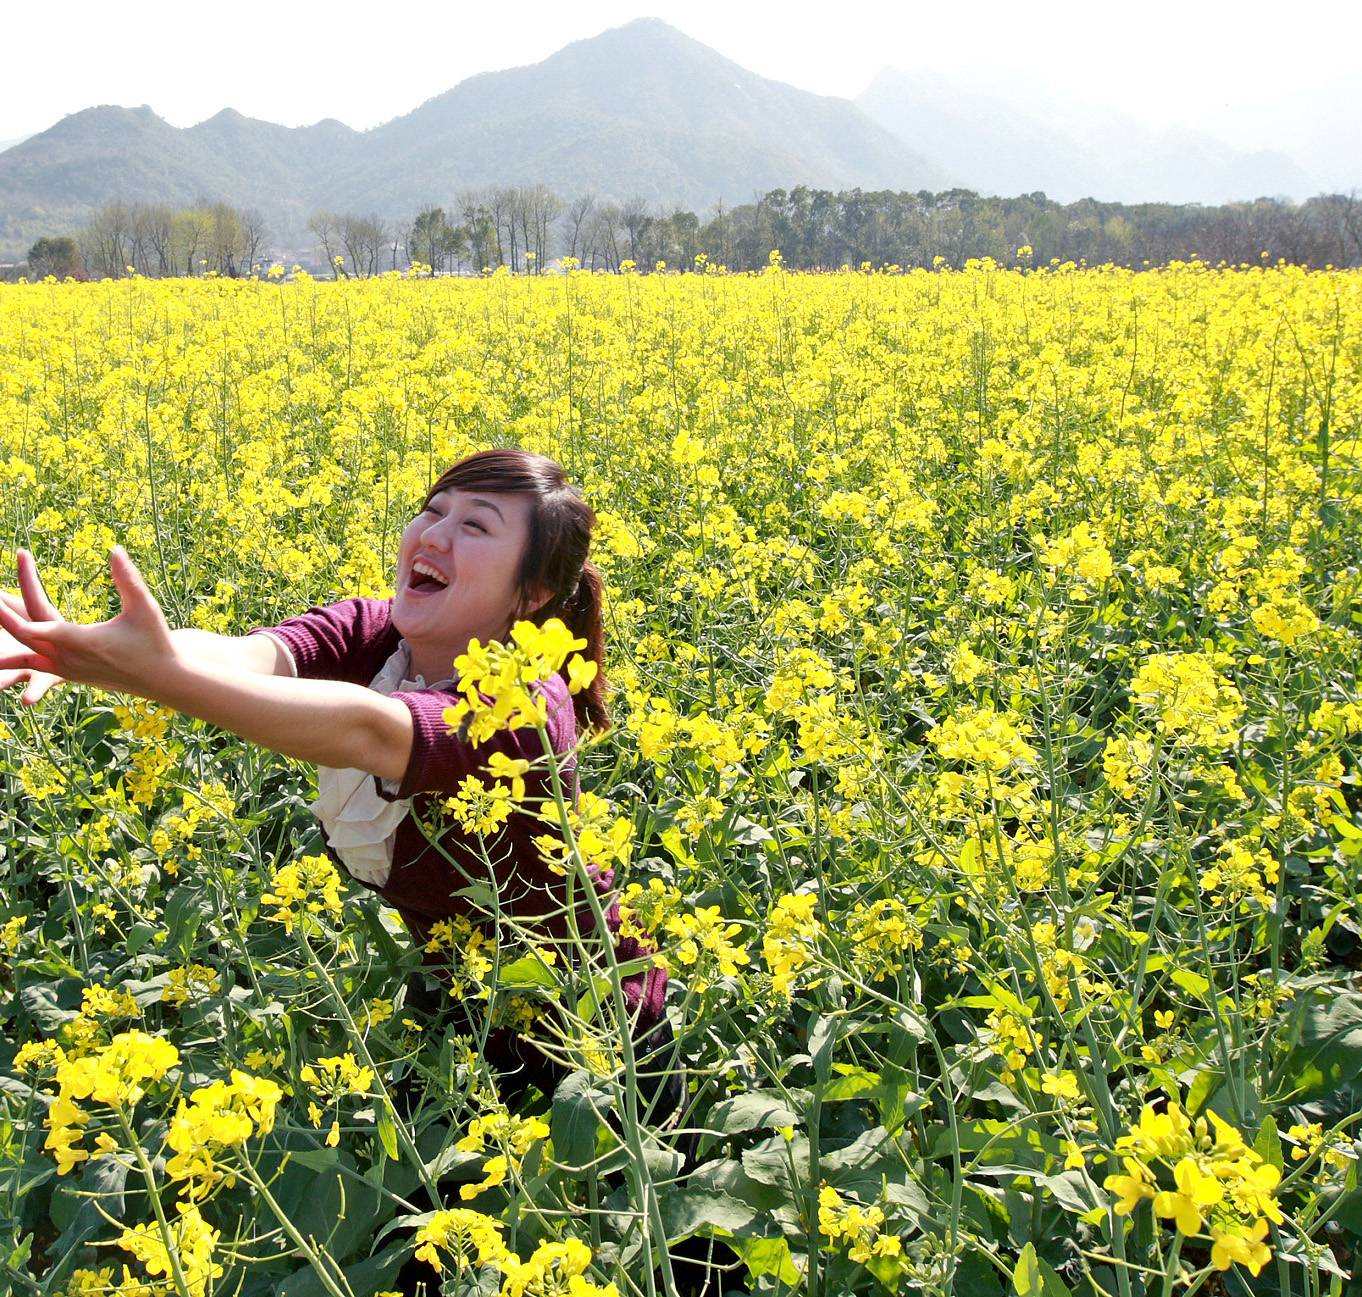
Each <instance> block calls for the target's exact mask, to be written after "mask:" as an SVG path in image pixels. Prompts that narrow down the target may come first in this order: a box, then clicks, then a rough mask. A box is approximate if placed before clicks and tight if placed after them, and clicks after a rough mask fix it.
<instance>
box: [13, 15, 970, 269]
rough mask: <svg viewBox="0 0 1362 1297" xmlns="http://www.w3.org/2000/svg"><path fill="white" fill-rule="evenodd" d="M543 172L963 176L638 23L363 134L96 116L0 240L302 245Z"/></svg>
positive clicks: (52, 150) (20, 172) (857, 115)
mask: <svg viewBox="0 0 1362 1297" xmlns="http://www.w3.org/2000/svg"><path fill="white" fill-rule="evenodd" d="M536 181H537V182H542V183H544V184H546V185H548V186H550V187H551V188H555V189H558V190H559V191H560V192H561V193H562V194H563V195H564V196H565V197H569V196H571V195H572V194H574V193H578V192H582V191H585V190H587V189H591V190H594V191H595V192H596V193H597V194H598V195H599V196H600V197H602V198H614V199H618V200H622V199H625V198H627V197H630V196H633V195H638V196H641V197H643V198H646V199H648V200H649V201H651V202H655V203H659V204H661V203H670V204H675V205H679V206H685V207H690V208H693V209H706V208H708V207H710V206H712V205H713V203H714V202H716V201H717V200H719V199H726V200H728V201H730V202H742V201H745V200H747V199H748V198H749V197H751V195H752V194H753V193H754V192H760V191H762V190H765V189H771V188H776V187H780V186H790V185H794V184H800V183H804V184H809V185H813V186H818V187H822V188H831V189H838V188H852V187H858V186H859V187H864V188H893V189H905V190H917V189H923V188H928V189H935V188H942V187H946V186H948V185H950V184H952V183H955V180H954V177H953V176H952V175H951V174H950V173H948V172H947V171H946V170H945V169H944V168H942V167H940V166H938V165H936V164H935V163H933V162H931V161H930V160H929V159H927V158H925V157H923V156H922V155H921V154H920V153H917V152H916V151H914V150H913V149H912V148H910V147H909V146H908V145H907V144H906V143H904V142H903V141H902V140H900V139H899V138H898V137H896V136H894V135H893V134H892V133H891V132H889V131H887V130H886V129H885V128H884V127H882V126H880V125H879V124H878V123H876V122H873V121H872V120H871V119H870V118H869V117H867V116H866V115H865V114H864V113H862V112H861V110H860V109H858V108H857V107H856V106H855V105H854V104H853V103H852V102H851V101H850V100H846V99H835V98H831V97H827V96H820V95H815V94H813V93H811V92H809V91H805V90H800V89H798V88H796V87H794V86H789V85H786V84H784V83H783V82H777V81H770V80H767V79H766V78H762V77H759V76H757V75H756V74H755V73H752V72H749V71H747V70H746V69H744V68H742V67H740V66H739V65H738V64H736V63H733V62H731V61H730V60H728V59H725V58H724V57H723V56H722V55H720V54H718V53H717V52H715V51H714V50H712V49H710V48H709V47H708V46H706V45H704V44H702V43H701V42H699V41H696V40H694V39H692V38H691V37H689V36H686V35H684V34H683V33H681V32H679V31H677V30H676V29H675V28H672V27H670V26H668V25H667V24H666V23H663V22H661V21H660V20H658V19H637V20H635V21H634V22H632V23H628V24H625V25H624V26H622V27H617V28H611V29H609V30H608V31H606V32H603V33H601V34H600V35H598V36H595V37H591V38H589V39H586V40H582V41H574V42H572V43H571V44H569V45H567V46H564V47H563V49H561V50H559V51H557V52H556V53H555V54H552V55H550V56H549V57H548V58H547V59H544V60H542V61H541V62H539V63H533V64H528V65H525V66H523V67H519V68H510V69H506V70H503V71H500V72H485V73H479V74H478V75H477V76H474V77H470V78H467V79H466V80H464V81H462V82H459V83H458V84H457V85H455V86H453V87H451V88H450V89H449V90H447V91H445V92H443V93H442V94H440V95H436V96H434V97H432V98H431V99H428V100H426V101H425V102H424V103H422V104H420V105H418V106H417V107H416V108H414V109H413V110H412V111H411V112H409V113H405V114H402V115H401V116H399V117H396V118H393V119H392V120H390V121H388V122H385V123H383V124H382V125H380V126H376V127H373V128H372V129H370V130H368V131H363V132H359V131H355V130H352V129H351V128H350V127H348V126H345V125H344V124H343V123H340V122H337V121H335V120H334V119H323V120H322V121H321V122H317V123H314V124H313V125H311V126H300V127H286V126H280V125H277V124H275V123H271V122H262V121H259V120H258V119H254V118H250V117H247V116H245V115H244V114H242V113H240V112H238V111H236V110H235V109H231V108H225V109H223V110H221V111H219V112H218V113H216V114H214V115H213V116H212V117H210V118H208V119H206V120H205V121H203V122H199V123H197V124H196V125H194V126H190V127H183V128H180V127H174V126H171V125H170V124H169V123H167V122H165V121H164V120H163V119H161V118H160V117H158V116H157V115H156V114H155V113H154V112H152V110H151V109H150V108H149V107H146V106H145V105H143V106H141V107H139V108H133V109H129V108H122V107H117V106H109V105H104V106H99V107H95V108H90V109H84V110H82V111H81V112H80V113H74V114H71V115H70V116H68V117H65V118H63V119H62V120H61V121H60V122H58V123H56V124H55V125H54V126H52V127H50V128H49V129H48V130H47V131H44V132H41V133H39V134H38V135H36V136H32V137H30V138H29V139H27V140H25V141H24V142H22V143H21V144H18V145H16V146H14V147H13V148H12V149H9V150H7V151H6V152H4V153H0V247H4V246H6V245H7V246H8V247H9V248H10V249H11V250H21V248H22V246H26V245H25V244H24V243H23V240H24V239H25V238H26V237H27V238H30V239H31V238H32V237H36V235H37V234H38V233H61V232H65V230H67V229H72V228H74V227H75V226H76V225H77V224H78V223H79V221H80V219H82V218H83V216H84V215H85V214H87V213H88V212H89V211H90V210H91V209H93V208H96V207H98V206H100V205H101V204H102V203H103V202H108V201H112V200H114V199H118V198H122V199H126V200H128V201H143V202H168V203H171V204H184V203H192V202H196V201H200V200H203V199H207V200H223V201H227V202H231V203H233V204H235V205H238V206H249V207H256V208H258V209H260V210H261V211H262V212H263V213H264V215H265V218H266V220H267V221H268V222H269V224H270V225H271V227H272V228H273V230H274V233H275V234H276V235H277V236H280V237H282V238H284V239H288V238H293V239H297V238H299V237H301V235H302V231H303V227H304V225H305V222H306V219H307V214H308V213H309V212H311V211H314V210H317V209H318V208H323V207H327V208H341V209H350V210H359V211H368V210H374V209H377V210H379V211H381V212H384V213H385V214H392V215H396V214H398V213H403V214H410V213H412V212H414V211H415V210H416V209H417V207H418V206H419V205H420V204H422V203H423V202H427V201H430V200H431V199H432V198H434V199H435V201H442V202H445V203H449V202H451V201H452V198H453V194H454V193H455V192H456V191H457V190H460V189H464V188H477V187H480V186H483V185H487V184H493V183H496V184H508V183H527V182H536ZM40 222H41V223H42V227H41V228H39V223H40ZM63 226H64V227H65V229H63V228H61V227H63Z"/></svg>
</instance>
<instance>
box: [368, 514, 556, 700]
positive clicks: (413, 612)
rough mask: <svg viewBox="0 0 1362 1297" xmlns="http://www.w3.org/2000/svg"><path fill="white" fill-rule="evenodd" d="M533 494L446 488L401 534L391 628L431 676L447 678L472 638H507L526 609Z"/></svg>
mask: <svg viewBox="0 0 1362 1297" xmlns="http://www.w3.org/2000/svg"><path fill="white" fill-rule="evenodd" d="M531 508H532V506H531V501H530V497H529V496H526V495H503V494H500V493H492V492H478V491H459V490H454V489H449V490H445V491H441V492H440V493H439V494H438V495H436V496H433V497H432V498H431V501H430V503H429V504H428V505H426V507H425V508H424V509H423V510H422V511H421V512H420V513H418V514H417V515H416V517H415V518H413V519H412V520H411V522H409V523H408V524H407V526H406V529H405V530H404V531H403V532H402V543H401V546H400V547H399V549H398V553H397V579H396V592H395V594H394V595H393V606H392V617H393V625H394V626H396V627H397V630H398V633H399V634H400V635H401V636H402V637H403V638H404V639H405V640H406V641H407V643H408V645H409V646H410V647H411V651H412V666H413V668H414V669H415V670H416V671H417V672H419V673H420V674H421V675H423V676H424V677H425V678H426V680H428V681H431V682H434V681H435V680H443V679H445V678H447V677H448V676H449V675H450V674H452V671H453V662H454V659H455V658H456V657H458V656H459V655H460V654H461V653H463V652H464V651H465V650H466V649H467V647H468V641H469V640H471V639H474V638H476V639H479V640H481V641H482V642H483V643H486V642H487V641H488V640H490V639H499V640H504V639H505V638H506V633H507V631H508V630H509V629H510V626H511V623H512V621H513V620H514V618H515V616H516V614H517V612H519V611H521V610H520V608H519V604H520V586H519V582H518V579H517V578H518V577H519V574H520V562H521V558H522V556H523V555H524V553H525V546H526V543H527V542H528V540H529V534H530V515H531Z"/></svg>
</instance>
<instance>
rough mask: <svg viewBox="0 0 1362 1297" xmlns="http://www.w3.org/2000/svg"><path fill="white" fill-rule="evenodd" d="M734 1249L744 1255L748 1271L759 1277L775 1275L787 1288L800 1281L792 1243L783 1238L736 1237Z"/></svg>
mask: <svg viewBox="0 0 1362 1297" xmlns="http://www.w3.org/2000/svg"><path fill="white" fill-rule="evenodd" d="M731 1246H732V1248H733V1250H734V1251H735V1252H736V1253H737V1254H738V1255H739V1256H740V1257H742V1262H743V1265H745V1266H746V1267H747V1272H748V1273H749V1274H750V1275H751V1276H752V1277H753V1278H754V1279H759V1278H761V1277H762V1275H768V1274H769V1275H774V1276H775V1278H776V1279H777V1280H778V1281H779V1282H780V1283H782V1284H784V1285H785V1286H786V1287H787V1288H793V1287H794V1286H795V1285H796V1284H797V1283H799V1271H798V1270H797V1269H796V1268H795V1263H794V1257H793V1256H792V1255H791V1253H790V1245H789V1243H787V1242H786V1241H785V1239H783V1238H735V1239H734V1240H733V1242H732V1244H731Z"/></svg>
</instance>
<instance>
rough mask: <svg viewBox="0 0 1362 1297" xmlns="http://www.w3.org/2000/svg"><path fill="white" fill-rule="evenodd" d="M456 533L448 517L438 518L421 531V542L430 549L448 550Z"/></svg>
mask: <svg viewBox="0 0 1362 1297" xmlns="http://www.w3.org/2000/svg"><path fill="white" fill-rule="evenodd" d="M453 535H454V528H453V527H452V526H451V525H450V522H449V520H448V519H447V518H437V519H436V520H435V521H434V522H432V523H431V524H430V526H429V527H427V528H426V529H425V531H423V532H422V533H421V544H423V545H425V546H426V547H427V548H428V549H442V550H448V549H449V547H450V543H451V540H452V538H453Z"/></svg>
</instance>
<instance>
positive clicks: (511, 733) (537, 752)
mask: <svg viewBox="0 0 1362 1297" xmlns="http://www.w3.org/2000/svg"><path fill="white" fill-rule="evenodd" d="M392 696H393V697H394V698H395V699H396V700H397V701H398V702H400V703H402V704H403V705H404V706H406V708H407V709H408V710H409V711H410V712H411V720H412V742H411V758H410V760H409V761H408V763H407V770H406V774H404V775H403V777H402V780H401V782H400V783H398V784H395V785H394V784H392V783H388V784H384V785H382V786H381V791H382V795H383V796H384V797H387V798H389V799H390V800H401V799H404V798H408V797H414V796H415V795H416V794H418V793H452V792H456V791H457V790H458V787H459V784H460V783H461V782H462V780H463V779H464V778H465V776H467V775H477V776H478V777H479V778H481V777H482V772H483V769H484V768H485V767H486V765H487V763H488V762H489V761H490V760H491V758H492V753H494V752H501V753H504V754H505V755H506V756H507V757H510V758H511V759H512V760H513V761H514V760H524V761H533V762H537V761H540V760H541V759H542V758H543V756H544V745H543V743H542V741H541V740H540V738H539V732H538V731H537V730H536V729H534V728H533V727H532V726H528V725H527V726H523V727H522V728H520V729H518V730H501V731H499V732H498V733H496V734H494V735H493V736H492V737H491V738H490V739H488V740H486V742H483V743H479V744H478V745H477V746H476V747H474V746H473V744H471V743H469V742H468V741H467V740H466V739H462V738H460V737H459V736H458V734H456V733H454V732H453V731H452V730H451V729H450V727H449V725H448V724H447V723H446V721H445V718H444V714H445V711H446V709H447V708H450V707H453V706H454V705H455V704H456V703H457V702H458V701H459V698H460V695H459V694H458V693H455V692H454V691H452V690H449V689H413V690H410V691H406V692H402V693H395V694H393V695H392ZM540 696H541V697H542V698H543V699H544V702H545V706H546V709H547V711H548V717H549V719H548V726H547V728H548V732H549V741H550V745H551V746H552V748H553V750H554V753H555V754H556V755H558V756H560V757H561V756H562V755H563V754H564V753H567V752H570V751H571V750H572V747H573V744H574V742H575V740H576V725H575V722H574V719H573V709H572V698H571V696H570V695H569V693H568V690H567V685H566V684H564V683H563V681H562V679H561V678H560V677H558V676H554V677H553V678H552V679H551V680H548V681H545V683H544V684H543V685H542V686H541V688H540ZM565 773H566V772H565Z"/></svg>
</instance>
